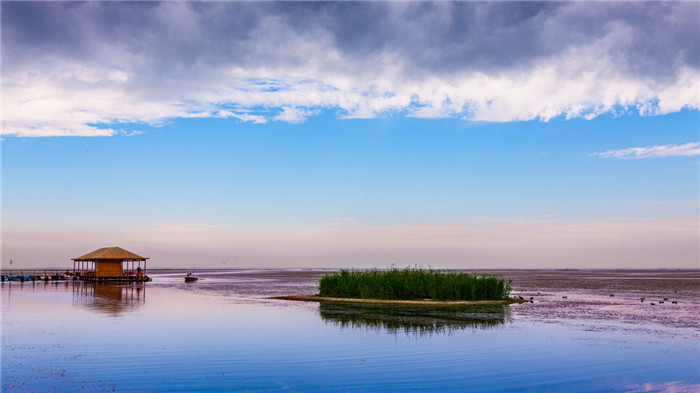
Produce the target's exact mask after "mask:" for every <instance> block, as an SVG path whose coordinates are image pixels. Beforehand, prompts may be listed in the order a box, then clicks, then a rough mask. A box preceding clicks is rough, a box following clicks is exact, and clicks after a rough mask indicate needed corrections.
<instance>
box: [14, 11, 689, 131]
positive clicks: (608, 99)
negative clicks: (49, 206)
mask: <svg viewBox="0 0 700 393" xmlns="http://www.w3.org/2000/svg"><path fill="white" fill-rule="evenodd" d="M699 12H700V4H698V3H694V2H669V3H647V2H645V3H636V2H621V3H598V2H594V3H583V2H571V3H558V2H557V3H533V2H522V3H520V2H515V3H511V2H508V3H500V2H495V3H472V2H459V3H448V2H437V3H422V2H409V3H394V2H376V3H375V2H350V3H343V2H341V3H336V2H308V3H286V2H282V3H277V2H263V3H248V2H241V3H239V2H233V3H229V2H195V3H189V2H165V3H155V2H128V3H122V2H88V3H74V2H46V3H44V2H9V3H4V4H3V9H2V61H3V64H2V66H3V81H2V83H3V123H2V125H3V134H6V135H17V136H60V135H76V136H100V135H113V134H115V133H117V132H119V129H120V128H119V127H120V126H119V124H120V123H126V122H143V123H151V124H159V123H162V122H164V121H167V120H168V119H173V118H187V117H219V118H230V119H235V121H244V122H254V123H265V122H267V121H285V122H291V123H299V122H303V121H305V120H306V119H307V118H308V117H310V116H314V115H316V114H319V113H321V112H322V111H328V112H331V113H333V114H335V116H337V117H339V118H375V117H379V116H387V115H402V116H409V117H418V118H446V117H449V118H463V119H466V120H471V121H493V122H509V121H520V120H532V119H539V120H542V121H547V120H550V119H552V118H555V117H564V118H586V119H591V118H595V117H597V116H600V115H602V114H613V115H618V114H620V113H624V112H626V111H636V112H638V113H640V114H642V115H645V116H652V115H659V114H666V113H672V112H677V111H680V110H681V109H683V108H693V109H698V106H699V104H698V101H699V98H698V83H699V82H700V48H699V47H700V43H699V40H698V39H697V37H698V36H700V27H699V25H698V23H697V15H698V13H699Z"/></svg>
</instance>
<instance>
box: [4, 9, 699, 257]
mask: <svg viewBox="0 0 700 393" xmlns="http://www.w3.org/2000/svg"><path fill="white" fill-rule="evenodd" d="M0 7H1V8H0V13H1V17H2V26H1V33H2V59H1V60H2V61H1V63H2V141H1V145H0V149H1V154H2V157H1V163H2V251H1V255H2V261H1V262H2V267H3V268H8V267H10V265H9V262H10V260H12V261H13V264H12V267H13V268H22V267H26V268H31V267H48V266H55V267H69V266H72V261H71V260H70V259H71V258H75V257H78V256H81V255H83V254H86V253H88V252H90V251H93V250H95V249H97V248H101V247H108V246H120V247H122V248H125V249H127V250H130V251H133V252H135V253H137V254H140V255H143V256H146V257H149V258H150V259H149V265H148V266H149V267H218V268H267V267H284V268H296V267H304V268H338V267H346V268H350V267H353V268H366V267H379V268H385V267H389V266H398V267H404V266H416V265H417V266H423V267H434V268H467V269H469V268H472V269H486V268H494V269H495V268H700V262H699V261H700V220H699V218H700V199H699V194H700V165H699V164H700V103H699V102H700V38H699V37H700V23H698V20H699V18H698V16H699V15H700V3H695V2H661V3H656V2H612V3H607V2H433V3H428V2H371V1H367V2H272V1H271V2H226V1H221V2H186V1H177V2H175V1H172V2H109V1H102V2H88V3H78V2H63V1H55V2H39V1H36V2H2V3H1V4H0Z"/></svg>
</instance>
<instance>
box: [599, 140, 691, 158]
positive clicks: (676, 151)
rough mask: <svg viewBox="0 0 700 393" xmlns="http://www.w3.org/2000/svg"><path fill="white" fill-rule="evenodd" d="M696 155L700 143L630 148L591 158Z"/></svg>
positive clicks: (602, 153)
mask: <svg viewBox="0 0 700 393" xmlns="http://www.w3.org/2000/svg"><path fill="white" fill-rule="evenodd" d="M697 155H700V143H698V142H690V143H686V144H683V145H658V146H649V147H630V148H628V149H620V150H608V151H604V152H601V153H593V154H591V156H592V157H602V158H619V159H630V158H662V157H685V156H697Z"/></svg>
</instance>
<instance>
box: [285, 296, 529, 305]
mask: <svg viewBox="0 0 700 393" xmlns="http://www.w3.org/2000/svg"><path fill="white" fill-rule="evenodd" d="M271 299H277V300H292V301H299V302H331V303H365V304H384V305H392V304H395V305H401V306H431V307H454V306H489V305H497V304H514V303H525V302H526V300H524V299H508V300H473V301H466V300H459V301H444V300H443V301H439V300H427V299H426V300H385V299H354V298H340V297H324V296H273V297H271Z"/></svg>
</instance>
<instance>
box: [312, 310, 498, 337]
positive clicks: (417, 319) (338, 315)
mask: <svg viewBox="0 0 700 393" xmlns="http://www.w3.org/2000/svg"><path fill="white" fill-rule="evenodd" d="M319 312H320V314H321V319H323V320H324V321H326V322H330V323H332V324H334V325H338V326H340V327H343V328H345V327H350V328H366V329H372V330H377V331H379V330H386V331H388V332H389V333H398V332H405V333H412V334H417V335H420V336H423V335H426V334H433V333H436V334H440V333H450V332H452V331H454V330H463V329H467V328H474V329H488V328H493V327H496V326H500V325H503V324H504V323H505V322H507V321H509V320H510V308H509V306H507V305H489V306H466V307H458V308H444V307H441V308H435V307H427V306H418V307H417V306H403V307H401V306H396V305H379V304H359V303H354V304H351V303H325V302H321V303H320V305H319Z"/></svg>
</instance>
